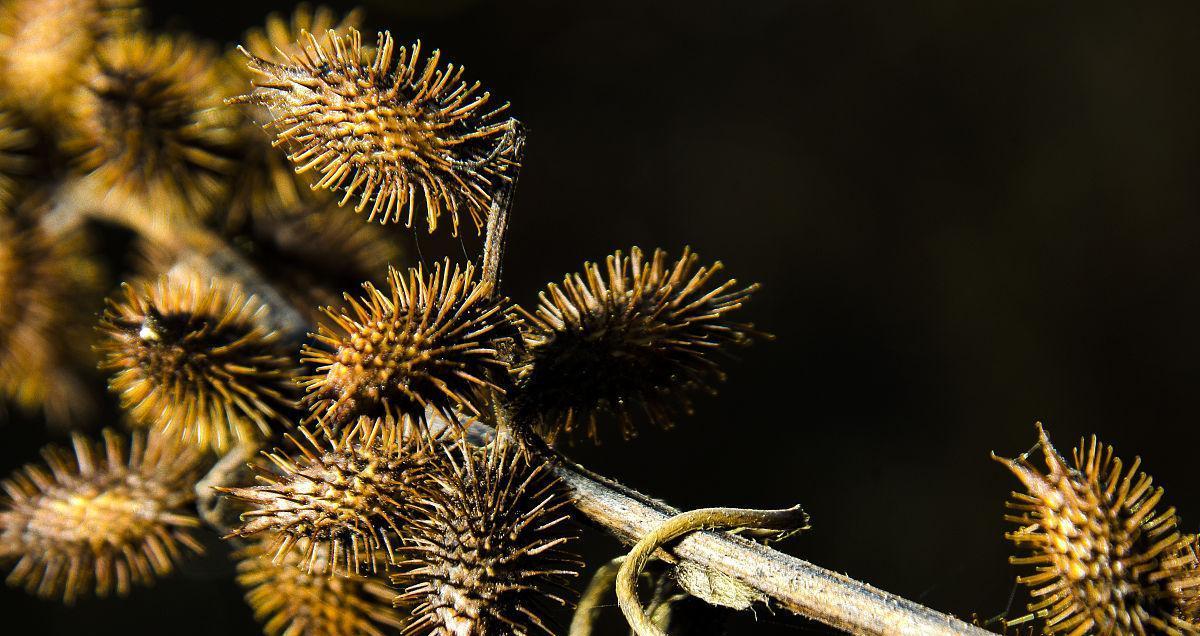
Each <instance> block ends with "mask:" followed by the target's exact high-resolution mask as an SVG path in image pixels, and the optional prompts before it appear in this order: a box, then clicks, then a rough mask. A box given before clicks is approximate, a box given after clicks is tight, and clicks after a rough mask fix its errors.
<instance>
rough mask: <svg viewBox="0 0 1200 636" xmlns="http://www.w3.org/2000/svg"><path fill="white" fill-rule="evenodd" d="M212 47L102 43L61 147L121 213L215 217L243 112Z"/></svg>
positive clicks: (169, 41)
mask: <svg viewBox="0 0 1200 636" xmlns="http://www.w3.org/2000/svg"><path fill="white" fill-rule="evenodd" d="M216 59H217V58H216V54H215V52H214V51H213V50H212V48H211V47H209V46H206V45H204V44H201V43H197V42H194V41H192V40H191V39H189V38H187V37H174V36H167V35H157V36H152V35H148V34H144V33H134V34H130V35H126V36H121V37H117V38H112V39H109V40H105V41H103V42H102V43H100V44H99V45H98V47H97V49H96V50H95V52H94V53H93V56H92V58H91V60H90V62H89V63H88V64H87V67H86V70H85V71H84V72H83V76H82V78H81V82H82V83H81V84H80V85H79V86H78V87H77V88H75V89H74V91H73V97H72V99H71V103H70V108H71V111H72V115H73V116H72V119H71V121H72V124H73V125H72V126H71V128H70V131H71V134H70V135H69V137H68V139H67V140H66V141H65V142H64V143H65V144H66V147H67V148H68V149H69V150H70V151H72V152H73V153H74V154H76V155H77V156H78V166H79V169H80V170H81V171H84V172H86V173H88V174H89V176H90V178H91V181H92V183H91V184H90V185H91V191H93V192H97V193H100V194H101V196H102V198H104V199H105V200H106V201H107V202H108V205H109V206H111V207H113V208H116V209H118V211H119V212H120V213H121V214H140V215H148V216H149V217H150V218H160V219H161V218H170V217H172V216H174V215H180V216H184V217H189V218H198V217H203V216H206V215H207V214H209V213H210V212H211V211H212V209H213V207H214V206H215V205H216V203H217V202H218V201H219V200H220V198H221V197H223V196H224V195H225V193H226V190H227V189H228V187H229V174H230V173H231V172H232V171H233V169H234V163H233V161H232V159H233V158H234V156H235V155H234V152H235V143H236V126H237V121H238V119H237V117H238V116H237V113H235V112H234V111H233V110H232V109H229V108H227V107H225V106H224V105H223V103H222V96H223V95H226V94H228V93H229V92H230V89H228V88H227V87H228V86H229V84H228V81H229V80H228V77H227V76H225V75H222V74H220V73H219V72H218V70H219V67H218V66H217V64H216Z"/></svg>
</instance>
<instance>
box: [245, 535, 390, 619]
mask: <svg viewBox="0 0 1200 636" xmlns="http://www.w3.org/2000/svg"><path fill="white" fill-rule="evenodd" d="M308 545H309V542H308V540H307V539H303V540H301V541H300V542H299V543H297V545H296V548H297V549H296V550H295V551H290V552H288V553H287V554H286V555H285V556H284V557H283V559H281V560H280V561H279V562H275V561H274V560H272V556H273V554H274V550H273V549H272V547H271V545H270V541H269V540H266V541H257V542H255V543H252V544H250V545H249V546H247V547H246V548H244V549H242V550H239V551H238V552H237V553H236V554H235V555H234V556H235V558H237V559H238V566H237V572H238V574H237V581H238V583H239V584H240V585H241V586H242V587H243V588H245V589H246V601H247V602H248V603H249V604H250V607H251V608H252V609H253V610H254V616H255V617H256V618H258V620H259V621H261V622H262V623H263V631H264V632H266V634H268V636H361V635H366V636H384V634H389V633H394V632H396V631H398V630H399V629H401V628H402V627H404V619H403V615H402V614H401V613H400V612H399V611H397V610H395V609H393V608H392V604H391V597H392V593H391V589H390V588H389V587H388V586H387V583H385V582H384V581H382V580H380V579H377V578H375V577H371V576H364V575H360V574H345V575H342V576H328V575H325V574H316V573H312V572H309V571H306V569H305V568H303V567H302V565H303V558H302V557H301V556H300V554H301V553H307V552H308ZM315 554H317V559H316V561H317V563H316V566H315V567H314V568H313V569H314V570H316V571H320V570H324V569H325V565H324V564H325V563H326V562H327V561H328V554H327V550H326V548H325V547H320V548H317V550H316V551H315Z"/></svg>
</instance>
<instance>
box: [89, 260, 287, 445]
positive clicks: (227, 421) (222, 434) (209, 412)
mask: <svg viewBox="0 0 1200 636" xmlns="http://www.w3.org/2000/svg"><path fill="white" fill-rule="evenodd" d="M123 289H124V298H121V299H119V300H111V299H110V300H109V306H108V309H107V310H106V311H105V312H104V315H103V316H102V318H101V323H100V329H101V331H102V332H103V333H104V335H106V336H107V338H106V339H105V341H104V342H103V343H102V344H101V345H99V347H98V349H99V351H100V352H101V353H102V354H104V356H105V358H104V361H103V362H102V363H101V368H102V369H105V370H108V371H111V372H112V373H113V376H112V378H111V380H110V381H109V388H110V389H111V390H112V391H113V392H114V393H117V394H118V395H119V396H120V399H121V406H122V407H123V408H125V409H128V412H129V413H130V415H132V416H133V418H134V419H135V420H136V421H138V422H139V423H141V424H142V425H145V426H153V427H154V428H155V429H156V430H158V431H160V432H162V433H163V434H165V435H169V436H173V437H175V438H182V439H186V440H189V441H191V442H192V443H194V444H196V445H198V446H202V447H208V446H211V447H212V448H213V449H214V450H217V451H218V452H223V451H224V450H225V449H227V448H229V446H230V445H231V444H233V443H244V442H248V441H251V440H255V439H260V438H265V437H268V436H270V435H271V431H272V427H271V424H272V423H286V422H287V417H286V416H287V414H288V413H289V411H290V410H291V409H292V407H293V406H294V405H295V400H294V397H295V393H296V392H297V391H296V389H295V386H294V381H295V377H296V372H297V369H296V367H295V363H293V362H292V360H291V358H292V356H291V354H290V352H289V351H288V350H287V347H286V346H284V345H283V344H282V343H281V342H280V340H279V337H278V335H277V334H276V333H275V332H271V331H268V330H267V329H266V328H265V327H263V325H264V324H266V322H265V315H266V312H267V308H266V306H265V305H263V304H261V303H260V302H259V301H258V300H257V299H255V298H254V297H253V296H251V297H246V296H245V295H244V294H243V293H242V291H241V289H240V288H239V287H238V286H236V285H228V284H226V283H224V282H221V281H216V280H210V281H208V282H207V283H206V282H205V281H204V280H203V279H202V278H201V277H200V275H199V274H196V273H194V272H190V271H182V272H176V273H172V274H169V275H164V276H161V277H159V279H158V280H157V281H156V282H154V283H149V282H146V283H141V284H136V285H128V284H126V285H124V286H123Z"/></svg>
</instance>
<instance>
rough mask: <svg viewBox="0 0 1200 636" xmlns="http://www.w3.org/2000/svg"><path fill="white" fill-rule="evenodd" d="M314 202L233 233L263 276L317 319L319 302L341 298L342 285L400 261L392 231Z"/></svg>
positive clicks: (370, 276)
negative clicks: (240, 232) (332, 210)
mask: <svg viewBox="0 0 1200 636" xmlns="http://www.w3.org/2000/svg"><path fill="white" fill-rule="evenodd" d="M327 210H328V205H314V206H311V207H309V208H306V209H304V210H295V211H292V212H290V213H288V214H285V215H280V216H279V217H277V218H276V219H274V220H266V219H262V218H261V217H258V218H259V219H260V220H258V221H256V222H254V223H252V224H251V225H250V227H248V228H247V230H246V232H245V233H242V234H238V235H236V236H235V237H234V238H233V243H234V244H235V245H237V246H238V247H239V248H241V249H242V251H243V252H245V253H246V254H247V255H248V256H249V257H250V258H251V259H253V261H254V263H255V264H256V265H258V266H259V269H260V270H261V271H262V273H263V275H264V276H265V277H266V278H267V279H268V280H269V281H271V282H272V283H273V284H275V285H276V286H277V287H279V289H280V291H281V292H283V293H284V294H285V295H286V296H288V297H289V299H291V300H292V301H293V303H294V304H295V305H296V306H297V307H300V308H302V309H304V310H307V311H308V314H309V315H310V317H311V321H312V322H313V323H314V324H315V323H318V322H320V321H321V320H323V319H324V317H325V316H324V314H323V313H321V310H320V307H323V306H328V305H330V304H333V303H336V302H337V301H338V300H339V299H340V298H341V296H340V290H343V289H351V288H354V287H357V286H358V285H359V284H361V283H362V281H365V280H377V279H379V278H380V277H381V276H382V275H383V274H384V273H386V272H387V268H388V266H389V265H391V264H394V263H396V262H398V261H399V260H400V246H399V244H398V242H397V241H396V240H395V236H394V233H393V232H389V231H388V230H387V228H382V227H379V226H377V225H370V224H367V223H363V222H362V221H361V220H359V219H356V218H354V217H353V216H349V215H344V214H335V215H329V214H328V213H327V212H326V211H327Z"/></svg>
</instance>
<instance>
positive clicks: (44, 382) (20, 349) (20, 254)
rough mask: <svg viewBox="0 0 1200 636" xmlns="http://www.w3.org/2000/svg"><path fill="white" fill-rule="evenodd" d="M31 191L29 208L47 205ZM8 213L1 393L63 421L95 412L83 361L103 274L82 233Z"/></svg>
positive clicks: (2, 242)
mask: <svg viewBox="0 0 1200 636" xmlns="http://www.w3.org/2000/svg"><path fill="white" fill-rule="evenodd" d="M43 205H44V201H43V200H42V199H41V198H40V197H39V196H37V195H30V196H29V198H27V199H25V200H24V201H23V203H22V207H23V208H29V207H41V206H43ZM32 214H33V213H25V212H24V211H21V213H19V214H11V215H9V214H0V307H3V310H0V395H3V396H4V397H5V398H7V400H9V401H11V402H12V403H14V404H16V405H18V406H19V407H21V408H23V409H26V410H37V409H42V410H44V411H45V413H46V415H47V417H48V418H49V419H51V420H52V421H55V422H59V423H63V422H69V421H71V420H75V419H78V418H80V417H82V416H84V415H86V414H87V412H88V410H89V408H90V406H89V403H88V402H89V397H88V394H87V393H86V392H85V391H84V389H83V387H81V386H80V382H82V378H81V377H80V375H79V373H78V367H79V366H80V365H79V361H81V360H86V359H87V354H86V352H85V351H81V349H86V346H84V347H80V346H79V345H80V344H81V343H86V342H88V339H89V338H88V332H89V331H90V325H88V323H87V321H88V320H89V319H90V316H87V314H89V313H91V311H92V310H93V309H94V308H95V303H96V302H97V299H98V298H99V293H98V290H97V287H98V285H99V282H100V272H99V268H98V266H97V263H96V261H95V257H94V256H93V254H92V252H91V249H90V247H89V245H88V241H87V237H86V236H84V235H83V234H82V233H80V232H75V231H71V232H66V233H62V234H58V235H50V234H49V233H47V232H45V231H43V230H42V228H40V227H38V226H37V225H36V224H33V225H31V224H30V223H29V222H28V221H27V219H26V217H27V216H30V215H32Z"/></svg>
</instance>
